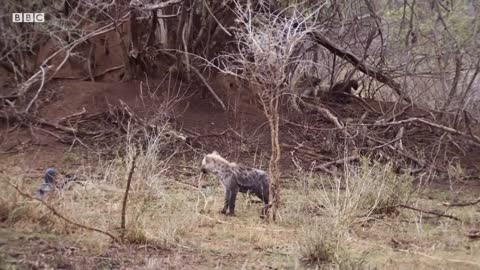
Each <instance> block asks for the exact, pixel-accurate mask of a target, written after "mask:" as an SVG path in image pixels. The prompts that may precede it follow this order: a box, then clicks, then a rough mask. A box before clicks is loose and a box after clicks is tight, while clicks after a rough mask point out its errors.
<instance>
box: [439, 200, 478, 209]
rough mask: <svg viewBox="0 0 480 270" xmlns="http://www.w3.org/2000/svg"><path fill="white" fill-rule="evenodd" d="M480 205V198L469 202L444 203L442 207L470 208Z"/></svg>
mask: <svg viewBox="0 0 480 270" xmlns="http://www.w3.org/2000/svg"><path fill="white" fill-rule="evenodd" d="M478 203H480V198H478V199H476V200H475V201H471V202H460V203H444V204H443V205H445V206H448V207H463V206H471V205H476V204H478Z"/></svg>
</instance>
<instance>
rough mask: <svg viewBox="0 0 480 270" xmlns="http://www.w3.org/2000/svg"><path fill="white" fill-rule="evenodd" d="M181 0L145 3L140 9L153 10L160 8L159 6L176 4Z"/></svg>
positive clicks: (164, 6) (181, 0)
mask: <svg viewBox="0 0 480 270" xmlns="http://www.w3.org/2000/svg"><path fill="white" fill-rule="evenodd" d="M181 2H183V0H170V1H165V2H162V3H159V4H147V5H142V6H140V8H141V9H142V10H155V9H161V8H166V7H168V6H171V5H173V4H178V3H181Z"/></svg>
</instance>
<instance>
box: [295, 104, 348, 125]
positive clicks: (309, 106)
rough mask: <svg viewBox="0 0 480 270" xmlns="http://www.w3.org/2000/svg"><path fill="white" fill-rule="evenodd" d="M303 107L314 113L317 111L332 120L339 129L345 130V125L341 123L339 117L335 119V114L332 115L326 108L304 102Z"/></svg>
mask: <svg viewBox="0 0 480 270" xmlns="http://www.w3.org/2000/svg"><path fill="white" fill-rule="evenodd" d="M303 105H304V106H305V107H307V109H309V110H312V111H316V112H318V113H321V114H322V115H324V116H325V117H326V118H327V119H328V120H330V121H331V122H332V123H333V124H334V125H335V126H336V127H337V128H339V129H343V128H344V125H343V124H342V123H341V122H340V120H338V118H337V117H335V115H333V113H331V112H330V111H329V110H328V109H325V108H322V107H320V106H316V105H313V104H310V103H308V102H304V103H303Z"/></svg>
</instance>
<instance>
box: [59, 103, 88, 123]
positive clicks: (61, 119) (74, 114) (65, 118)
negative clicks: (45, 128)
mask: <svg viewBox="0 0 480 270" xmlns="http://www.w3.org/2000/svg"><path fill="white" fill-rule="evenodd" d="M86 112H87V110H85V107H83V108H82V111H80V112H77V113H73V114H71V115H67V116H65V117H62V118H60V120H58V122H59V123H61V122H63V121H65V120H67V119H68V118H72V117H75V116H80V115H82V114H84V113H86Z"/></svg>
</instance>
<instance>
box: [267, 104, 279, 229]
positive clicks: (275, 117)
mask: <svg viewBox="0 0 480 270" xmlns="http://www.w3.org/2000/svg"><path fill="white" fill-rule="evenodd" d="M278 106H279V97H277V96H275V97H272V98H271V99H270V101H269V102H268V108H266V115H267V118H268V123H269V125H270V139H271V141H272V153H271V156H270V163H269V169H268V172H269V174H270V187H269V188H270V204H271V208H270V211H269V214H268V216H270V217H271V218H272V220H273V221H275V220H276V219H277V211H278V206H279V202H280V154H281V153H280V143H279V132H278V131H279V126H280V114H279V112H278Z"/></svg>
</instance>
